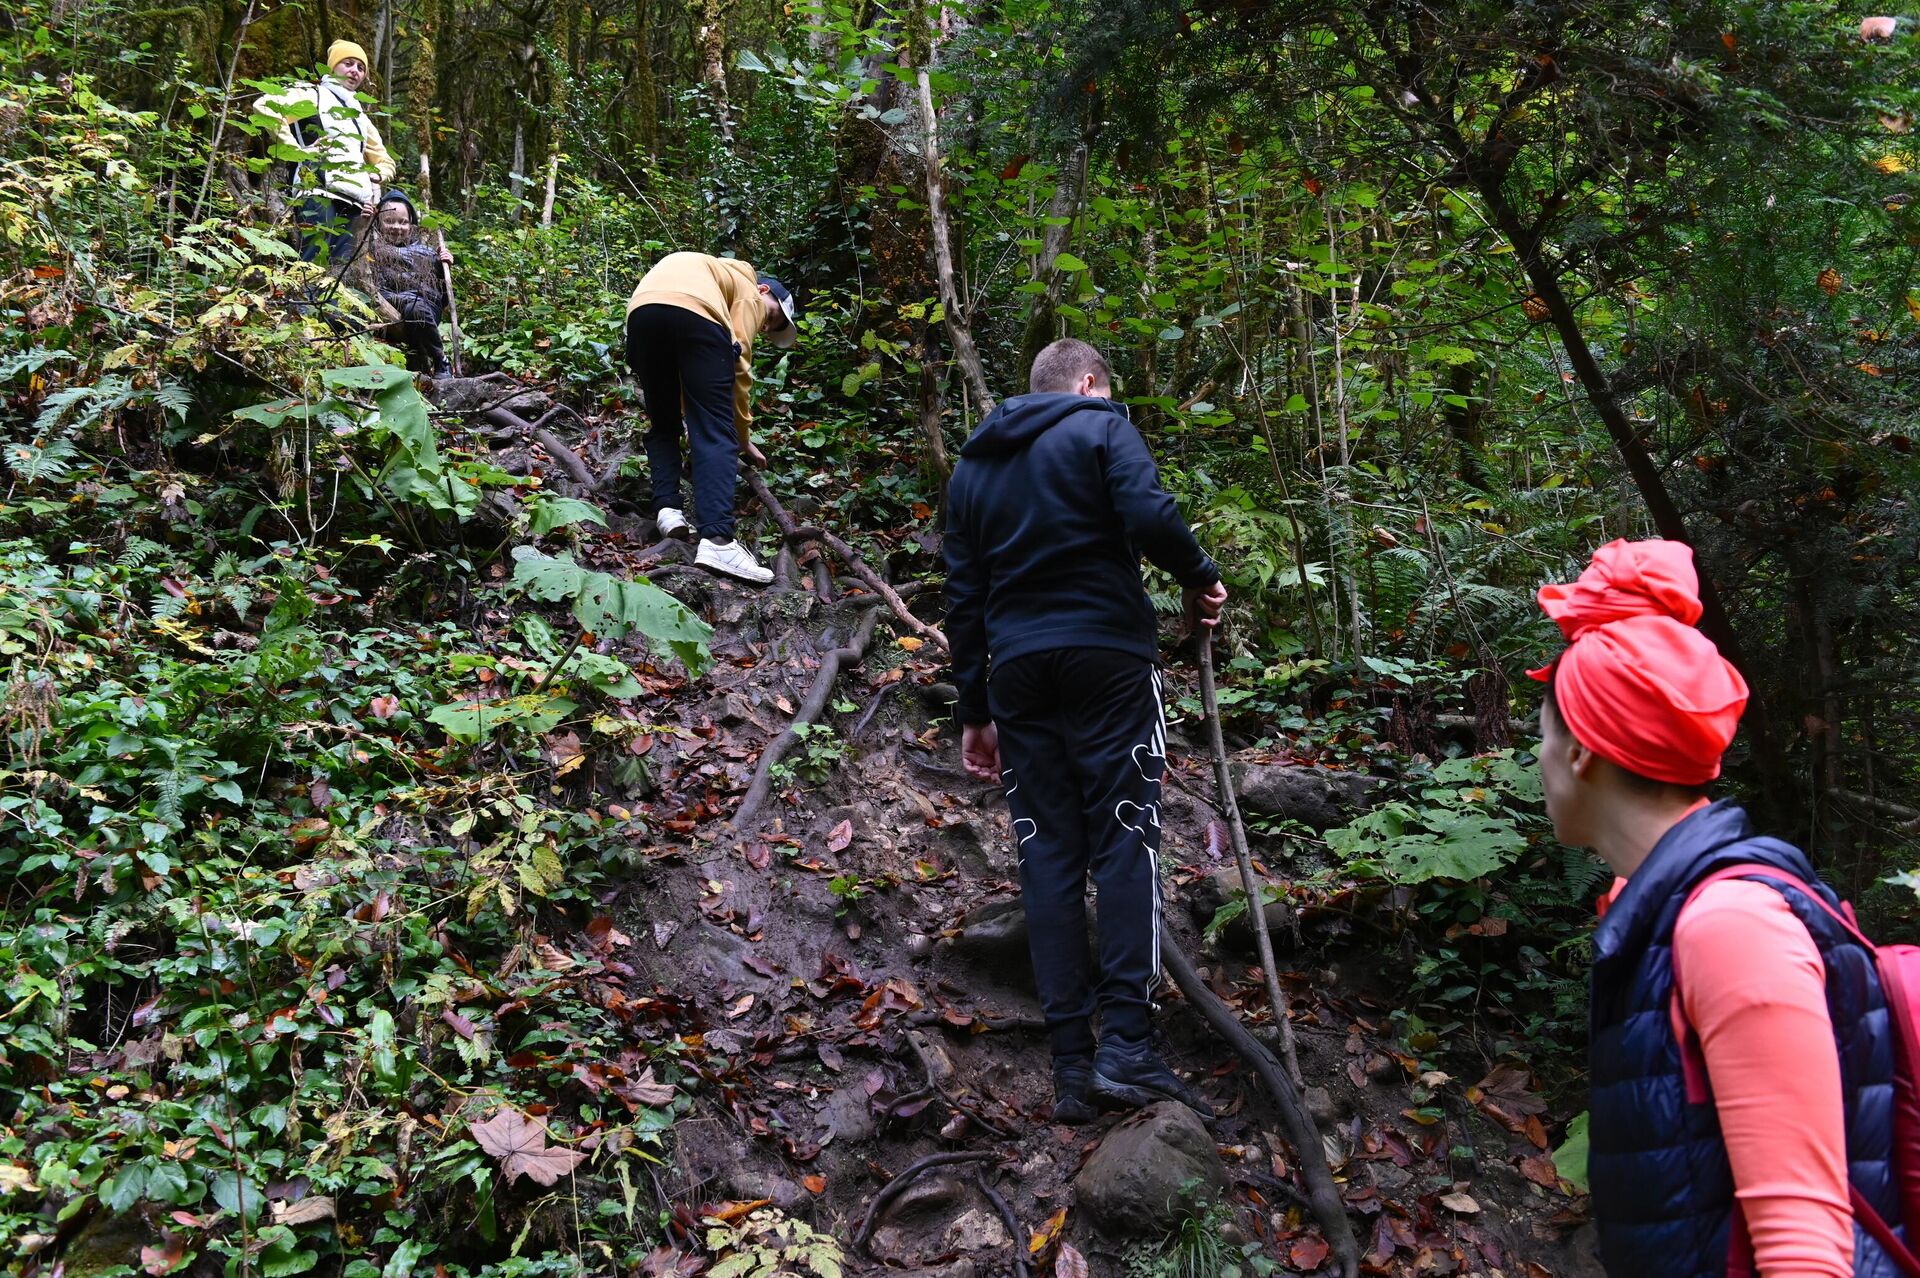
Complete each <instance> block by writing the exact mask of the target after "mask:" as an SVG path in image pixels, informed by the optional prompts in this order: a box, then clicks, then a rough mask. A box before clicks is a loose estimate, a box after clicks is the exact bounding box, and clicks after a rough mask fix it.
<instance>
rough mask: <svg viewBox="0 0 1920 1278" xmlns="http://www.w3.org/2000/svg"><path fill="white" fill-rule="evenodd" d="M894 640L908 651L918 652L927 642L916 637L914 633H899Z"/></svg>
mask: <svg viewBox="0 0 1920 1278" xmlns="http://www.w3.org/2000/svg"><path fill="white" fill-rule="evenodd" d="M895 642H896V643H898V644H899V645H900V646H901V647H902V648H905V649H906V650H907V651H908V652H918V651H920V649H922V648H924V647H925V646H926V643H927V641H926V640H925V639H921V638H918V637H916V636H914V635H901V636H900V638H899V639H897V640H896V641H895Z"/></svg>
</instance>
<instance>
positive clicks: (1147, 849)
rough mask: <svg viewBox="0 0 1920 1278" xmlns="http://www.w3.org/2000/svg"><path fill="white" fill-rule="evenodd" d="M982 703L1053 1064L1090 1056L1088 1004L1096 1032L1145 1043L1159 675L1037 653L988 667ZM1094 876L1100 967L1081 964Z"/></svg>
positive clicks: (1146, 665) (1117, 659)
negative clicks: (995, 745) (994, 742)
mask: <svg viewBox="0 0 1920 1278" xmlns="http://www.w3.org/2000/svg"><path fill="white" fill-rule="evenodd" d="M987 700H988V705H989V708H990V709H991V711H992V713H993V722H994V725H995V726H996V727H997V728H998V729H999V731H1000V763H1001V780H1002V782H1003V783H1004V784H1005V785H1006V787H1007V805H1008V807H1010V808H1011V809H1012V811H1013V837H1014V841H1015V843H1016V844H1017V845H1018V848H1017V850H1018V852H1019V856H1020V896H1021V901H1022V904H1024V906H1025V907H1026V912H1027V929H1028V932H1029V934H1030V936H1031V945H1032V954H1033V973H1034V982H1035V984H1036V985H1037V986H1038V988H1039V991H1040V1008H1041V1011H1042V1012H1043V1013H1045V1015H1046V1020H1047V1029H1048V1032H1049V1034H1050V1035H1051V1037H1052V1040H1053V1052H1054V1055H1056V1056H1066V1055H1073V1054H1077V1053H1081V1052H1090V1051H1092V1050H1093V1047H1094V1034H1093V1013H1094V1009H1095V1007H1096V1005H1097V1006H1098V1008H1099V1011H1100V1023H1101V1033H1102V1034H1105V1035H1108V1036H1114V1037H1119V1038H1123V1039H1130V1040H1136V1041H1137V1040H1141V1039H1144V1038H1146V1036H1147V1028H1148V1025H1147V1016H1148V1011H1149V1008H1150V1006H1151V1004H1150V1001H1149V996H1150V992H1151V990H1152V987H1153V985H1154V983H1155V982H1156V981H1157V980H1158V979H1159V974H1160V873H1159V852H1160V778H1161V774H1162V773H1164V772H1165V771H1166V755H1167V729H1166V719H1165V716H1164V715H1163V713H1162V710H1161V702H1160V672H1159V670H1158V669H1156V668H1155V666H1154V664H1153V663H1152V662H1151V661H1148V660H1147V659H1145V658H1143V657H1138V656H1134V655H1132V654H1131V653H1125V652H1117V651H1109V650H1106V649H1099V648H1066V649H1060V650H1058V651H1054V652H1037V653H1033V654H1030V655H1028V656H1024V657H1019V658H1016V659H1014V660H1013V661H1010V662H1008V663H1006V664H1005V665H1004V666H1002V665H998V664H996V665H995V666H994V667H993V673H992V676H991V678H990V679H989V680H988V684H987ZM1089 875H1091V876H1092V879H1093V884H1094V889H1095V892H1096V895H1097V906H1098V909H1099V912H1100V927H1099V931H1100V958H1099V965H1098V968H1097V969H1094V968H1093V967H1092V965H1091V964H1090V962H1089V954H1088V948H1089V946H1088V938H1087V909H1086V885H1087V879H1088V876H1089ZM1096 970H1097V979H1096V977H1095V974H1094V973H1095V971H1096Z"/></svg>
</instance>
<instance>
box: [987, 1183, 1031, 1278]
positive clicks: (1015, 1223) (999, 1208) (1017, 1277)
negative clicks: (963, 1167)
mask: <svg viewBox="0 0 1920 1278" xmlns="http://www.w3.org/2000/svg"><path fill="white" fill-rule="evenodd" d="M973 1183H974V1184H976V1185H978V1186H979V1187H980V1192H981V1193H983V1194H985V1195H986V1196H987V1201H988V1202H990V1203H992V1204H993V1209H994V1210H995V1211H996V1212H999V1213H1000V1223H1001V1224H1003V1225H1005V1226H1006V1227H1007V1237H1008V1238H1011V1239H1012V1240H1013V1274H1014V1278H1027V1275H1029V1274H1031V1273H1032V1272H1033V1268H1032V1266H1030V1265H1029V1264H1028V1263H1027V1245H1026V1243H1025V1242H1024V1241H1022V1240H1021V1237H1020V1218H1019V1217H1018V1216H1015V1215H1014V1214H1013V1208H1012V1207H1011V1206H1009V1205H1008V1204H1007V1200H1006V1199H1005V1198H1004V1197H1002V1196H1001V1193H1000V1191H999V1190H997V1189H995V1188H994V1187H993V1186H992V1185H991V1184H989V1183H988V1182H987V1173H986V1172H985V1171H976V1172H974V1173H973Z"/></svg>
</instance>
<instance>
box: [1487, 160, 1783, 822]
mask: <svg viewBox="0 0 1920 1278" xmlns="http://www.w3.org/2000/svg"><path fill="white" fill-rule="evenodd" d="M1469 170H1470V171H1471V172H1472V173H1473V174H1474V180H1475V185H1476V186H1477V187H1478V188H1479V190H1480V195H1481V198H1482V199H1484V200H1485V201H1486V204H1487V212H1488V215H1489V217H1490V218H1491V220H1492V222H1493V224H1494V227H1495V229H1497V230H1498V231H1499V232H1500V234H1501V235H1502V236H1503V237H1504V238H1505V239H1506V241H1507V242H1508V243H1509V244H1511V245H1513V249H1514V253H1515V254H1516V255H1517V256H1518V257H1519V259H1520V265H1521V268H1522V269H1523V270H1525V271H1526V273H1527V280H1528V282H1530V283H1531V284H1532V285H1533V291H1534V294H1535V296H1537V297H1539V299H1540V300H1541V301H1542V302H1543V303H1545V304H1546V307H1547V315H1548V317H1549V319H1550V320H1551V321H1552V323H1553V329H1554V333H1555V334H1556V335H1557V336H1558V337H1559V339H1560V346H1561V349H1562V350H1564V351H1565V352H1566V356H1567V362H1568V364H1569V365H1571V366H1572V368H1573V373H1574V376H1575V377H1576V378H1578V379H1579V381H1580V388H1581V390H1583V391H1584V392H1585V393H1586V397H1587V403H1588V404H1590V405H1592V407H1593V411H1594V413H1595V414H1596V415H1597V416H1598V417H1599V418H1600V421H1601V424H1602V425H1604V426H1605V427H1606V429H1607V436H1608V438H1610V439H1611V440H1612V441H1613V446H1614V449H1615V451H1617V452H1618V453H1619V454H1620V460H1621V461H1623V462H1624V463H1625V464H1626V468H1627V474H1628V475H1629V476H1630V477H1631V478H1632V480H1633V485H1634V488H1635V490H1636V491H1637V492H1638V493H1639V495H1640V500H1641V502H1642V503H1644V504H1645V506H1646V509H1647V514H1648V515H1649V516H1651V518H1652V519H1653V526H1654V528H1655V529H1656V530H1657V531H1658V532H1659V534H1660V535H1661V536H1662V537H1664V538H1666V539H1667V540H1669V541H1678V542H1683V543H1685V544H1686V545H1688V546H1692V545H1693V538H1692V537H1691V536H1690V535H1689V534H1688V532H1687V521H1686V518H1685V517H1684V516H1682V515H1681V513H1680V508H1679V507H1678V506H1676V505H1675V504H1674V501H1673V494H1671V493H1669V492H1668V491H1667V486H1666V483H1665V481H1664V480H1662V479H1661V477H1660V470H1659V468H1658V467H1657V466H1655V465H1654V462H1653V458H1652V457H1651V456H1650V455H1649V454H1648V452H1647V449H1646V445H1645V444H1643V443H1642V442H1641V440H1640V436H1639V433H1638V432H1637V431H1635V430H1634V428H1633V423H1632V422H1630V421H1629V420H1628V419H1627V412H1626V409H1625V407H1624V406H1622V404H1621V403H1620V398H1619V396H1617V395H1615V394H1614V392H1613V388H1612V386H1610V385H1609V384H1608V382H1607V375H1606V373H1605V372H1604V371H1603V370H1602V369H1601V367H1600V363H1599V361H1598V360H1596V359H1594V357H1593V348H1592V347H1591V346H1589V345H1588V344H1587V339H1586V335H1585V334H1584V333H1582V332H1581V331H1580V319H1579V317H1578V316H1576V315H1575V314H1574V313H1573V304H1572V303H1571V302H1570V301H1568V300H1567V294H1566V290H1565V289H1563V288H1561V286H1560V279H1559V276H1558V275H1556V274H1555V273H1554V271H1553V269H1552V267H1551V265H1550V264H1549V263H1548V261H1547V257H1546V254H1545V253H1543V252H1542V245H1541V243H1540V240H1539V237H1538V236H1536V235H1535V234H1534V233H1533V232H1532V231H1530V230H1529V229H1528V228H1527V226H1526V224H1525V223H1523V222H1522V221H1521V219H1520V215H1519V213H1518V212H1516V211H1515V210H1514V208H1513V206H1512V205H1511V204H1510V203H1508V201H1507V197H1506V192H1505V191H1504V190H1503V189H1502V187H1501V180H1502V175H1501V174H1499V173H1497V172H1491V171H1489V170H1488V169H1487V168H1486V167H1485V166H1484V165H1478V164H1476V165H1470V166H1469ZM1694 566H1695V569H1696V570H1697V572H1698V573H1699V578H1700V608H1701V615H1700V632H1701V633H1702V634H1704V635H1706V637H1707V638H1709V639H1711V640H1713V643H1714V646H1715V647H1717V648H1718V649H1720V652H1721V654H1722V655H1723V656H1725V657H1726V659H1727V660H1728V661H1731V662H1732V663H1733V664H1734V665H1735V666H1736V667H1738V668H1739V669H1740V670H1741V671H1742V672H1743V673H1744V672H1747V671H1750V670H1752V668H1753V667H1752V663H1751V662H1749V661H1748V659H1747V655H1746V649H1745V647H1744V646H1743V645H1742V644H1741V642H1740V636H1739V635H1738V634H1737V633H1735V631H1734V629H1733V623H1732V621H1731V620H1730V619H1729V618H1728V616H1727V610H1726V606H1725V604H1723V603H1722V602H1721V599H1720V591H1719V588H1718V587H1717V586H1716V585H1715V583H1714V580H1713V578H1712V576H1711V575H1710V574H1709V573H1708V572H1707V570H1706V565H1704V564H1701V563H1699V562H1698V558H1697V556H1696V561H1695V565H1694ZM1747 682H1748V683H1749V684H1752V682H1753V680H1752V679H1751V678H1749V679H1748V681H1747ZM1746 725H1747V730H1748V734H1749V738H1750V740H1751V741H1752V743H1753V754H1754V762H1755V764H1756V765H1757V766H1758V769H1759V772H1760V778H1761V782H1762V784H1761V796H1762V798H1761V802H1762V803H1763V804H1764V805H1765V806H1766V807H1767V808H1768V809H1771V812H1770V815H1772V816H1774V817H1775V818H1785V817H1788V816H1789V815H1790V814H1791V813H1792V812H1793V811H1794V810H1795V809H1796V808H1797V807H1798V806H1799V805H1798V804H1797V803H1796V801H1795V799H1794V795H1795V794H1796V793H1797V790H1796V788H1795V784H1794V781H1793V773H1792V772H1791V770H1790V769H1789V768H1788V766H1787V760H1786V756H1785V754H1784V753H1783V752H1782V751H1781V748H1780V741H1779V738H1778V737H1777V736H1776V735H1775V734H1774V730H1773V724H1772V721H1771V718H1770V716H1769V715H1768V712H1767V706H1766V703H1765V702H1764V701H1763V700H1762V699H1761V697H1760V695H1759V694H1758V692H1757V691H1756V692H1755V693H1754V694H1753V698H1752V700H1750V701H1749V702H1748V703H1747V715H1746Z"/></svg>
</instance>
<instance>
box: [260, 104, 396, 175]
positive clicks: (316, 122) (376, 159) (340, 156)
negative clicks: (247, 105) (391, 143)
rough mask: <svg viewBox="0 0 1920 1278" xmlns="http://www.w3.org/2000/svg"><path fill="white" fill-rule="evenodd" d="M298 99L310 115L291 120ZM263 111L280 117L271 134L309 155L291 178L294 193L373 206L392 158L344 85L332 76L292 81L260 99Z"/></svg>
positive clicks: (378, 130)
mask: <svg viewBox="0 0 1920 1278" xmlns="http://www.w3.org/2000/svg"><path fill="white" fill-rule="evenodd" d="M303 102H310V103H312V104H313V106H314V113H313V114H312V115H307V116H303V117H301V118H300V119H297V120H296V119H293V118H290V116H289V112H290V111H291V110H292V109H293V108H295V107H297V106H298V105H299V104H301V103H303ZM259 110H260V113H261V114H262V115H265V116H269V117H271V118H273V119H276V120H278V121H280V127H279V129H278V130H277V131H276V133H275V136H276V137H277V138H278V139H279V141H281V142H283V143H285V144H286V145H288V146H291V147H297V148H298V149H299V150H301V151H304V152H305V153H306V154H307V155H309V156H311V157H313V158H312V159H311V160H309V161H308V162H306V163H303V164H301V165H300V167H299V168H298V169H297V170H296V171H295V173H294V178H293V193H294V195H295V196H297V197H298V196H307V195H316V194H326V195H330V196H333V197H335V198H336V199H341V200H345V201H347V202H349V203H351V204H372V203H375V202H376V201H378V200H379V198H380V188H381V186H382V185H383V184H384V183H386V182H388V181H390V180H391V179H392V177H393V157H392V156H391V155H389V154H387V144H386V142H385V141H384V140H383V139H382V138H381V137H380V129H379V126H378V125H376V124H374V122H373V118H372V117H371V116H369V115H368V114H367V111H366V108H365V107H363V106H361V105H360V100H359V99H358V98H357V97H355V96H354V95H353V93H352V91H351V90H349V89H348V88H347V86H346V85H344V84H341V83H340V82H339V81H338V80H336V79H334V78H333V77H332V76H322V77H320V79H318V80H315V81H309V82H307V83H303V84H296V85H294V86H293V87H292V88H290V89H288V90H287V91H286V92H285V93H279V94H274V95H272V96H269V97H263V98H261V99H260V103H259Z"/></svg>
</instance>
